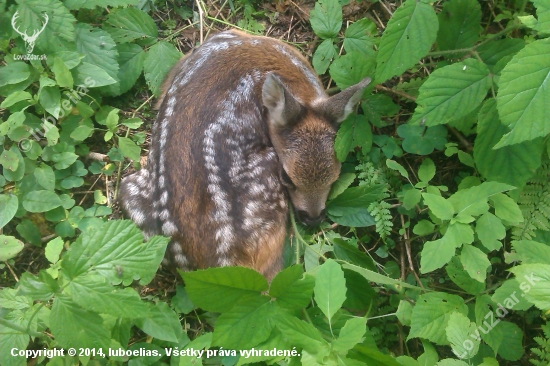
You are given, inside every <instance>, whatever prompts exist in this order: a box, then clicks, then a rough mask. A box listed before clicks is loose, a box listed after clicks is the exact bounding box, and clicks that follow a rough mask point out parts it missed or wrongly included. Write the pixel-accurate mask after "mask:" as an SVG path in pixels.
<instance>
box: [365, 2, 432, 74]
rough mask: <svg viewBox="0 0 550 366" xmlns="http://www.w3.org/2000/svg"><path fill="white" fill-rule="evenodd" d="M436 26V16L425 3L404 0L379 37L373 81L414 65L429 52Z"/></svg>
mask: <svg viewBox="0 0 550 366" xmlns="http://www.w3.org/2000/svg"><path fill="white" fill-rule="evenodd" d="M438 27H439V25H438V20H437V15H436V14H435V11H434V9H433V8H432V6H431V5H430V4H428V3H425V2H422V1H415V0H407V1H405V2H404V3H403V4H402V5H401V6H400V7H399V8H397V10H396V11H395V12H394V13H393V16H392V18H391V19H390V21H389V22H388V24H387V26H386V29H385V30H384V34H382V38H381V39H380V47H379V49H378V57H377V59H376V82H375V84H378V83H382V82H384V81H386V80H387V79H389V78H391V77H392V76H395V75H400V74H402V73H403V72H404V71H406V70H407V69H409V68H411V67H413V66H414V65H415V64H416V63H417V62H418V61H419V60H420V59H421V58H422V57H424V56H425V55H426V54H427V53H428V52H429V51H430V48H431V47H432V45H433V43H434V42H435V39H436V35H437V29H438Z"/></svg>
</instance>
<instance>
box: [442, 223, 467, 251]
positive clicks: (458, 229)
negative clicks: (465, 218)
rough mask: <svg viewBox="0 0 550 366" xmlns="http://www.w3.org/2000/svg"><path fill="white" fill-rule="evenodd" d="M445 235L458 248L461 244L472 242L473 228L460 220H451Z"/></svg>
mask: <svg viewBox="0 0 550 366" xmlns="http://www.w3.org/2000/svg"><path fill="white" fill-rule="evenodd" d="M445 236H448V237H449V239H450V240H452V241H453V243H455V246H456V247H457V248H459V247H460V246H461V245H462V244H472V243H473V241H474V230H472V227H471V226H470V225H468V224H463V223H461V222H453V223H452V224H450V225H449V226H448V227H447V232H446V233H445Z"/></svg>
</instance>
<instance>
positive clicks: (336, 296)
mask: <svg viewBox="0 0 550 366" xmlns="http://www.w3.org/2000/svg"><path fill="white" fill-rule="evenodd" d="M314 291H315V296H314V298H315V302H316V303H317V306H319V308H320V309H321V311H322V312H323V314H325V316H326V317H327V318H328V320H329V322H330V320H331V319H332V317H333V315H334V314H335V313H336V312H337V311H338V310H339V309H340V308H341V307H342V304H343V303H344V301H345V300H346V279H345V278H344V271H342V267H340V265H339V264H338V263H336V262H335V261H334V260H332V259H327V261H326V262H325V263H323V264H322V265H321V266H320V267H319V269H318V271H317V273H316V275H315V289H314Z"/></svg>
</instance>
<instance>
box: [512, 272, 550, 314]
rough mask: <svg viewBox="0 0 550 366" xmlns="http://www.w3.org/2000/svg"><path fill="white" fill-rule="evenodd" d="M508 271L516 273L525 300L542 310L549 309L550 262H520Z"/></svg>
mask: <svg viewBox="0 0 550 366" xmlns="http://www.w3.org/2000/svg"><path fill="white" fill-rule="evenodd" d="M510 272H512V273H514V274H515V275H516V281H518V282H519V283H520V289H521V290H522V291H523V293H522V294H521V295H522V296H525V299H526V300H527V301H529V302H531V303H532V304H534V305H535V306H536V307H537V308H539V309H541V310H543V311H547V310H550V264H522V265H519V266H516V267H514V268H512V269H510Z"/></svg>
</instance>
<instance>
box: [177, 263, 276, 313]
mask: <svg viewBox="0 0 550 366" xmlns="http://www.w3.org/2000/svg"><path fill="white" fill-rule="evenodd" d="M180 274H181V276H182V277H183V280H184V282H185V289H186V291H187V293H188V294H189V297H190V298H191V300H192V301H193V303H194V304H195V305H197V306H198V307H200V308H201V309H203V310H208V311H214V312H227V311H229V310H231V308H232V307H233V306H234V305H235V303H237V301H238V300H240V299H241V298H243V297H245V296H257V295H258V294H259V293H261V292H263V291H266V290H267V288H268V284H267V281H266V279H265V278H264V277H263V276H262V275H261V274H259V273H258V272H256V271H254V270H253V269H250V268H244V267H220V268H208V269H206V270H199V271H195V272H180Z"/></svg>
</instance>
